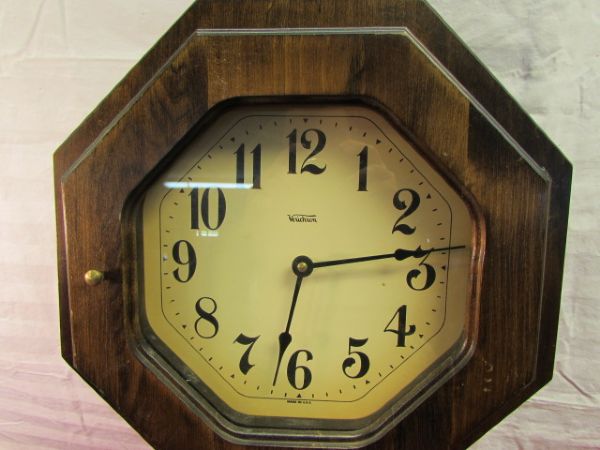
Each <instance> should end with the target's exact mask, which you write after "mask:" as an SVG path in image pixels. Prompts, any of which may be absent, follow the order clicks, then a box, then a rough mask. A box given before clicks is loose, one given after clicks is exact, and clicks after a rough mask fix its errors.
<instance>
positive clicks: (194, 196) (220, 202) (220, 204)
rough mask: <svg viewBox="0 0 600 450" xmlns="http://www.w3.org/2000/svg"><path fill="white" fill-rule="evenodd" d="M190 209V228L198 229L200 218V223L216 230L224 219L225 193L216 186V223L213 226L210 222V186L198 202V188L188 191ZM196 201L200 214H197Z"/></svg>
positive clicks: (225, 207) (225, 208) (225, 209)
mask: <svg viewBox="0 0 600 450" xmlns="http://www.w3.org/2000/svg"><path fill="white" fill-rule="evenodd" d="M189 195H190V209H191V217H192V221H191V222H192V223H191V228H192V230H199V229H200V219H202V223H204V226H205V227H206V228H208V229H209V230H212V231H214V230H218V229H219V227H220V226H221V225H223V221H224V220H225V213H226V212H227V203H226V201H225V194H223V191H222V190H221V189H220V188H217V223H216V225H215V226H212V225H211V223H210V217H209V212H210V203H211V201H210V198H211V195H210V188H208V189H205V190H204V192H203V193H202V198H201V199H200V202H198V197H199V193H198V188H194V189H192V191H191V192H190V194H189ZM198 203H200V214H198Z"/></svg>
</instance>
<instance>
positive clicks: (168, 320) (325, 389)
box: [136, 104, 477, 446]
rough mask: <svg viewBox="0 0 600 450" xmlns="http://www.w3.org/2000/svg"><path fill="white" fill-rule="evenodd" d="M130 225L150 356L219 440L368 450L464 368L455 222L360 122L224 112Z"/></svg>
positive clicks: (465, 273)
mask: <svg viewBox="0 0 600 450" xmlns="http://www.w3.org/2000/svg"><path fill="white" fill-rule="evenodd" d="M139 210H140V213H139V217H138V221H139V230H140V238H139V242H140V244H139V247H140V253H141V254H142V255H143V257H142V258H141V269H140V280H141V282H140V292H141V295H140V298H139V299H138V300H137V301H136V304H137V305H138V315H139V319H140V322H141V330H142V331H141V334H142V337H143V341H144V342H146V345H149V346H150V347H151V348H152V351H149V352H148V354H150V353H152V354H155V357H153V358H149V359H153V360H154V361H155V362H156V364H158V365H159V366H160V365H163V366H168V371H169V373H171V376H172V378H173V380H176V383H179V384H180V385H182V386H184V389H187V391H186V392H187V394H186V395H189V396H190V398H191V399H192V400H193V402H192V403H195V404H197V406H198V408H199V409H200V410H201V412H202V414H204V415H205V416H207V417H209V423H212V424H213V426H214V427H215V428H216V429H217V431H219V432H220V433H221V434H223V435H226V436H227V435H228V437H229V438H231V439H233V440H244V441H245V440H250V441H252V440H253V439H255V440H257V441H259V442H264V441H265V440H266V439H267V438H265V436H266V435H268V436H269V439H274V440H277V439H279V440H282V441H285V442H286V443H287V444H290V443H291V444H292V445H293V444H294V442H296V443H302V442H304V443H306V442H307V441H311V440H316V439H318V437H319V436H321V437H322V436H329V440H330V442H331V443H332V444H331V445H338V446H339V445H340V443H343V442H344V441H345V440H346V441H348V442H353V443H354V444H356V443H357V442H362V441H368V440H372V439H373V438H374V437H375V436H377V434H378V433H379V434H380V433H382V432H384V431H385V430H386V429H387V428H389V427H390V426H392V425H393V424H394V423H396V422H397V421H398V420H400V419H401V418H402V417H403V416H404V415H405V414H406V413H407V412H409V411H410V409H411V408H414V407H415V406H416V405H417V404H418V403H419V402H420V401H422V400H423V399H424V398H425V396H426V395H428V394H430V393H431V391H432V390H433V389H434V388H435V387H437V386H439V384H440V382H441V381H443V380H444V379H446V378H448V377H449V376H450V375H451V374H452V373H453V371H455V370H456V368H457V367H459V366H460V365H461V364H464V363H465V362H466V359H468V356H469V350H470V346H471V342H470V341H469V339H470V338H469V333H470V331H469V330H468V329H469V327H470V326H472V322H473V317H472V312H471V311H473V310H475V308H472V301H473V300H472V298H473V290H474V288H473V282H474V276H473V274H472V265H471V264H472V258H474V254H475V253H476V249H475V248H474V247H475V246H476V244H474V236H476V235H477V232H476V225H475V221H474V220H473V216H472V212H471V207H470V206H469V205H468V204H467V203H465V200H464V199H463V196H461V195H460V194H459V192H458V191H457V190H456V189H455V188H454V187H452V185H451V184H450V183H449V182H448V181H447V180H446V178H445V177H444V176H442V175H441V174H440V172H439V171H438V170H436V169H435V168H434V167H433V165H432V164H431V163H430V162H429V161H428V160H427V158H425V157H424V156H423V155H422V154H421V153H420V152H419V151H417V150H416V149H415V147H414V146H413V145H412V144H411V143H409V141H408V140H407V139H405V138H404V137H402V135H401V134H400V133H399V132H398V131H397V130H396V128H395V127H394V126H392V125H391V123H390V122H389V120H388V119H387V118H386V117H385V116H383V115H382V114H381V113H379V112H377V111H376V110H374V109H372V108H370V107H366V106H361V105H348V104H333V105H329V104H293V105H290V104H283V105H281V104H275V105H273V104H269V105H255V106H237V107H231V108H228V109H225V110H224V111H222V112H221V113H219V114H218V117H217V118H216V119H214V120H213V121H212V122H211V123H210V125H209V126H207V127H205V128H204V129H203V131H202V132H201V133H198V134H197V135H196V136H195V137H193V139H191V140H190V142H189V143H188V144H187V145H186V146H185V148H183V149H182V150H181V152H180V153H179V154H178V155H177V157H176V158H175V159H174V161H173V162H172V163H171V164H170V165H169V166H168V167H167V168H166V169H165V170H163V172H162V173H160V174H159V175H158V176H157V177H156V178H155V179H154V181H153V182H152V183H150V185H149V187H148V188H147V189H146V191H145V192H144V194H143V196H142V200H141V202H140V208H139ZM278 436H279V437H278ZM363 443H364V442H363Z"/></svg>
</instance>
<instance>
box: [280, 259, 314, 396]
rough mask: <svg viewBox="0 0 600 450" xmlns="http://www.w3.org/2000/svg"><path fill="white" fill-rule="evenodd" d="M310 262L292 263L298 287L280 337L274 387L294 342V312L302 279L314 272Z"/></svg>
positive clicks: (296, 260) (304, 260) (295, 289)
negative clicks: (291, 332)
mask: <svg viewBox="0 0 600 450" xmlns="http://www.w3.org/2000/svg"><path fill="white" fill-rule="evenodd" d="M310 262H311V261H310V259H309V258H308V257H306V256H299V257H297V258H295V259H294V261H293V262H292V270H293V271H294V273H295V274H296V286H295V287H294V294H293V295H292V306H290V313H289V315H288V320H287V324H286V326H285V331H284V332H283V333H281V334H280V335H279V357H278V358H277V368H276V369H275V376H274V377H273V386H275V384H276V383H277V376H278V375H279V367H280V366H281V360H282V359H283V354H284V353H285V351H286V350H287V348H288V347H289V345H290V343H291V342H292V335H291V334H290V328H291V326H292V319H293V317H294V311H295V310H296V302H297V301H298V294H299V293H300V286H301V285H302V279H303V278H304V277H306V276H308V275H310V273H311V272H312V268H310V265H309V264H310Z"/></svg>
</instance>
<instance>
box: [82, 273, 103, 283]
mask: <svg viewBox="0 0 600 450" xmlns="http://www.w3.org/2000/svg"><path fill="white" fill-rule="evenodd" d="M84 279H85V282H86V284H87V285H88V286H97V285H99V284H100V283H101V282H102V281H103V280H104V273H103V272H100V271H99V270H95V269H90V270H88V271H87V272H86V273H85V275H84Z"/></svg>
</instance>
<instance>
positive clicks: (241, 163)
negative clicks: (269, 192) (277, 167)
mask: <svg viewBox="0 0 600 450" xmlns="http://www.w3.org/2000/svg"><path fill="white" fill-rule="evenodd" d="M261 152H262V151H261V146H260V144H258V145H257V146H256V147H254V150H252V151H251V152H250V153H251V154H252V189H260V172H261ZM234 154H235V182H236V183H237V184H244V181H245V179H246V178H245V176H244V169H245V156H246V155H245V154H246V149H245V146H244V144H242V145H240V147H239V148H238V149H237V150H236V151H235V152H234Z"/></svg>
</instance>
